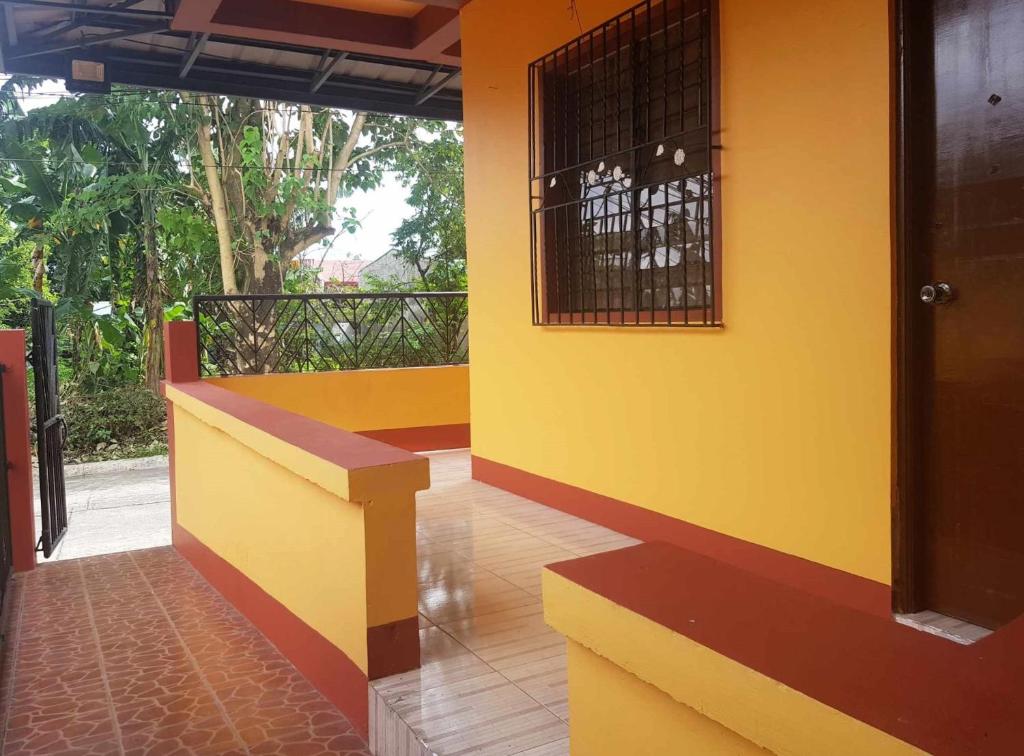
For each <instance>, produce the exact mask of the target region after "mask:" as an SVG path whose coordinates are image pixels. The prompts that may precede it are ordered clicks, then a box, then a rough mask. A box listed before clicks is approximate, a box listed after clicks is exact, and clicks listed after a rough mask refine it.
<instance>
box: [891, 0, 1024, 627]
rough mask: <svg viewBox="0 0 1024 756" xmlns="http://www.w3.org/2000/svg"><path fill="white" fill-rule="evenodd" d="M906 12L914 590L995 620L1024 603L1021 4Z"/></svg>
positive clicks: (968, 0)
mask: <svg viewBox="0 0 1024 756" xmlns="http://www.w3.org/2000/svg"><path fill="white" fill-rule="evenodd" d="M906 5H907V7H906V9H905V12H904V15H903V32H904V43H905V51H906V58H905V65H906V71H907V74H906V77H905V79H904V81H905V82H906V83H907V89H906V91H905V95H904V103H903V108H904V122H903V130H904V135H905V139H906V144H907V152H906V161H907V162H906V163H905V164H904V165H905V169H906V178H905V181H904V184H903V186H904V191H905V195H906V196H905V200H904V201H905V207H906V216H905V219H906V222H907V226H906V236H905V239H906V244H905V246H904V248H903V254H905V255H906V259H905V268H904V270H905V275H904V276H903V280H902V281H901V283H900V286H902V287H903V289H904V290H903V291H902V292H900V293H899V294H900V296H902V297H905V302H904V305H903V307H902V308H901V314H902V317H903V318H905V319H906V323H905V324H903V333H904V334H905V339H904V341H905V344H904V347H903V348H904V350H905V351H904V353H903V358H904V360H905V364H906V365H907V366H908V375H910V376H912V379H911V380H910V381H909V383H908V384H907V385H906V387H905V393H904V394H903V396H904V398H905V401H906V402H908V407H907V413H906V417H907V418H908V427H909V429H910V432H909V434H908V436H907V441H908V443H907V444H906V445H905V446H904V448H903V450H902V452H903V453H906V454H909V455H911V456H910V458H909V459H907V460H905V463H906V469H908V470H910V475H911V477H912V478H913V481H912V483H913V484H912V485H908V490H909V491H910V495H911V496H912V497H913V498H914V501H913V502H912V503H911V505H912V510H913V512H914V515H915V516H914V518H913V520H912V522H911V523H910V524H909V525H908V527H911V528H913V529H915V531H916V532H915V533H913V534H912V537H913V539H914V542H915V548H914V550H913V551H914V556H913V557H912V558H914V559H916V560H917V565H916V569H915V570H913V574H914V579H913V582H914V583H915V585H914V586H912V591H913V594H914V596H915V598H916V601H914V603H916V604H917V606H916V607H915V608H922V609H933V610H935V611H938V612H941V613H943V614H947V615H950V616H954V617H959V618H961V619H965V620H967V621H970V622H973V623H975V624H979V625H982V626H985V627H997V626H999V625H1001V624H1004V623H1006V622H1008V621H1010V620H1012V619H1013V618H1015V617H1016V616H1018V615H1020V614H1021V613H1022V612H1024V2H1021V1H1020V0H919V1H918V0H906ZM947 287H948V288H947ZM897 558H899V557H897ZM906 558H911V557H909V556H908V557H906Z"/></svg>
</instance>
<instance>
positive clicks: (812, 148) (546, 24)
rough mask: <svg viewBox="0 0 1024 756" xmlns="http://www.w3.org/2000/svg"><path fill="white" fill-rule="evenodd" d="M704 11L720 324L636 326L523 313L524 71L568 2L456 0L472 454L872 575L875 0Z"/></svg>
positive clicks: (876, 474) (883, 554)
mask: <svg viewBox="0 0 1024 756" xmlns="http://www.w3.org/2000/svg"><path fill="white" fill-rule="evenodd" d="M631 4H632V3H631V2H628V1H627V0H581V2H579V3H578V6H579V8H580V12H581V14H582V22H583V27H584V28H585V29H586V28H589V27H591V26H593V25H596V24H597V23H599V22H601V21H604V20H605V19H607V18H610V17H612V16H613V15H615V14H616V13H618V12H621V11H622V10H624V9H625V8H627V7H628V6H629V5H631ZM720 11H721V34H720V39H721V110H722V134H721V143H722V145H723V147H724V149H723V151H722V195H721V203H722V205H721V207H722V219H723V223H722V236H723V246H722V249H721V250H720V253H721V255H722V261H723V274H722V276H723V281H722V288H723V301H724V320H725V324H726V325H725V328H723V329H721V330H714V331H685V330H681V329H680V330H671V331H670V330H667V329H648V330H643V331H640V330H631V329H626V328H620V329H614V328H607V329H601V328H598V329H582V328H579V329H573V328H566V327H562V328H558V327H545V328H537V327H533V326H531V324H530V272H529V216H528V204H527V196H528V194H527V126H528V122H527V91H526V83H527V77H526V71H527V65H528V63H529V62H530V61H531V60H533V59H535V58H537V57H538V56H540V55H542V54H544V53H547V52H549V51H551V50H552V49H554V48H555V47H557V46H559V45H560V44H563V43H564V42H566V41H568V40H570V39H572V38H574V37H575V36H577V35H578V34H579V28H578V26H577V23H576V21H575V20H574V19H572V18H570V17H569V14H568V13H567V12H566V4H565V3H564V2H552V1H551V0H474V2H471V3H470V4H469V5H468V6H467V7H466V8H465V9H464V10H463V16H462V29H463V42H462V48H463V54H464V58H465V63H464V72H465V73H464V87H465V128H466V194H467V224H468V229H467V232H468V243H469V278H470V281H472V286H471V291H470V297H471V307H470V318H471V320H472V329H473V360H472V364H471V375H472V381H473V393H472V397H471V410H472V415H473V452H474V454H476V455H478V456H481V457H484V458H486V459H489V460H493V461H496V462H501V463H504V464H507V465H512V466H514V467H518V468H521V469H524V470H527V471H529V472H532V473H535V474H538V475H543V476H546V477H549V478H553V479H556V480H559V481H562V482H565V483H569V484H572V485H576V486H580V487H583V488H586V489H589V490H592V491H595V492H597V493H600V494H604V495H606V496H611V497H614V498H617V499H622V500H625V501H628V502H631V503H633V504H636V505H639V506H642V507H646V508H649V509H651V510H655V511H657V512H661V513H664V514H667V515H670V516H672V517H676V518H679V519H682V520H686V521H689V522H692V523H695V524H697V525H701V526H704V527H708V528H711V529H714V530H718V531H721V532H725V533H728V534H730V535H734V536H737V537H739V538H743V539H745V540H748V541H753V542H756V543H759V544H764V545H766V546H770V547H773V548H776V549H779V550H782V551H785V552H788V553H792V554H797V555H800V556H803V557H806V558H809V559H812V560H815V561H818V562H822V563H825V564H828V565H831V566H834V567H838V568H840V569H843V570H847V571H849V572H852V573H855V574H858V575H862V576H865V577H868V578H873V579H875V580H879V581H884V582H888V581H889V574H890V555H889V485H890V456H889V455H890V444H889V433H890V384H889V382H890V335H889V333H890V305H889V296H890V274H889V269H890V239H889V233H890V229H889V202H890V198H889V109H888V108H889V78H888V77H889V49H888V45H889V31H888V30H889V17H888V3H887V0H860V1H858V2H853V1H852V0H790V1H789V2H785V3H766V2H763V0H721V8H720Z"/></svg>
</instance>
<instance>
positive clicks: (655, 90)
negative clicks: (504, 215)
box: [529, 0, 720, 326]
mask: <svg viewBox="0 0 1024 756" xmlns="http://www.w3.org/2000/svg"><path fill="white" fill-rule="evenodd" d="M712 1H713V0H662V1H661V2H653V1H652V0H648V2H644V3H642V4H640V5H638V6H636V7H634V8H632V9H631V10H629V11H627V12H625V13H623V14H622V15H620V16H618V17H616V18H614V19H612V20H610V21H608V22H606V23H604V24H602V25H601V26H599V27H597V28H596V29H593V30H591V31H589V32H587V33H586V34H584V35H582V36H581V37H579V38H577V39H575V40H573V41H572V42H570V43H569V44H567V45H565V46H563V47H561V48H559V49H558V50H555V51H554V52H552V53H550V54H548V55H546V56H544V57H543V58H541V59H539V60H537V61H535V62H534V63H532V64H531V65H530V82H529V83H530V123H531V131H530V199H531V221H532V229H531V271H532V276H533V322H534V323H535V324H541V325H543V324H563V325H595V324H617V325H672V326H709V325H717V324H719V322H720V316H719V312H720V306H719V299H720V297H719V292H718V288H717V266H716V260H715V249H714V196H713V186H714V171H713V168H714V158H713V154H714V153H713V151H712V145H711V134H712V100H711V94H712V81H711V75H712V65H711V61H712V50H711V2H712Z"/></svg>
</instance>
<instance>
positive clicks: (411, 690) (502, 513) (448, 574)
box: [371, 451, 637, 756]
mask: <svg viewBox="0 0 1024 756" xmlns="http://www.w3.org/2000/svg"><path fill="white" fill-rule="evenodd" d="M430 457H431V463H430V464H431V469H430V477H431V488H430V490H429V491H427V492H424V493H422V494H420V495H419V497H418V499H417V501H418V508H417V527H418V536H419V549H418V550H419V565H420V576H419V577H420V612H421V618H420V626H421V627H420V638H421V652H422V659H423V666H422V667H421V668H420V669H418V670H415V671H412V672H407V673H405V674H401V675H396V676H394V677H389V678H385V679H383V680H379V681H377V682H376V683H374V691H373V693H372V694H371V745H378V749H377V753H386V754H390V753H400V754H406V753H410V754H421V753H436V754H442V755H443V756H454V755H455V754H480V755H485V754H529V756H548V755H550V756H556V755H560V754H567V753H568V752H569V740H568V736H569V733H568V727H567V724H566V722H567V719H568V697H567V691H566V670H565V639H564V638H563V637H562V636H561V635H559V634H558V633H556V632H555V631H554V630H552V629H551V628H549V627H548V626H547V625H545V624H544V617H543V606H542V604H541V596H540V593H541V569H542V567H543V566H544V565H545V564H548V563H550V562H557V561H561V560H565V559H573V558H575V557H578V556H584V555H587V554H594V553H597V552H600V551H607V550H609V549H616V548H622V547H624V546H629V545H632V544H635V543H637V541H635V540H633V539H631V538H628V537H626V536H623V535H620V534H618V533H615V532H613V531H610V530H607V529H605V528H602V527H599V526H596V525H592V524H590V523H587V522H585V521H583V520H580V519H578V518H576V517H572V516H570V515H567V514H563V513H561V512H558V511H557V510H553V509H550V508H548V507H544V506H541V505H539V504H537V503H535V502H532V501H529V500H527V499H523V498H521V497H518V496H514V495H512V494H509V493H506V492H504V491H500V490H498V489H496V488H492V487H490V486H487V485H484V484H483V483H479V482H476V481H473V480H471V479H470V473H469V464H470V462H469V454H468V452H465V451H459V452H445V453H435V454H431V455H430ZM410 735H411V742H409V741H407V740H406V739H405V738H407V737H408V736H410ZM416 741H419V742H418V744H417V743H416Z"/></svg>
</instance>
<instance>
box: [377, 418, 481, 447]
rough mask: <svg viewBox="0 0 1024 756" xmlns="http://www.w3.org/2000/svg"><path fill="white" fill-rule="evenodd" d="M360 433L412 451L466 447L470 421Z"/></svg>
mask: <svg viewBox="0 0 1024 756" xmlns="http://www.w3.org/2000/svg"><path fill="white" fill-rule="evenodd" d="M359 435H360V436H365V437H366V438H372V439H373V440H374V441H383V442H384V443H385V444H390V445H391V446H397V447H398V448H399V449H405V450H406V451H411V452H421V451H436V450H439V449H465V448H467V447H468V446H469V423H459V424H455V425H425V426H420V427H416V428H385V429H383V430H369V431H359Z"/></svg>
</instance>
